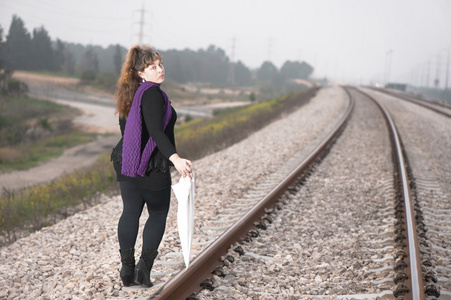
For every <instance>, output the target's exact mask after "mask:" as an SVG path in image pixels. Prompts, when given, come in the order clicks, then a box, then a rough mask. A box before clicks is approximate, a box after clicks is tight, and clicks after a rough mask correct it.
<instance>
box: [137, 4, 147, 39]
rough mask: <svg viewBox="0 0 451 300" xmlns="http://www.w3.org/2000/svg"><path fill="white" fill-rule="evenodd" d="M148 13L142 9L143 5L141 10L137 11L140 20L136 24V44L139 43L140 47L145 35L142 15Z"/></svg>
mask: <svg viewBox="0 0 451 300" xmlns="http://www.w3.org/2000/svg"><path fill="white" fill-rule="evenodd" d="M148 12H149V11H146V10H145V9H144V3H143V6H142V8H141V9H140V10H139V13H140V19H139V22H138V24H139V33H138V42H139V44H140V45H142V43H143V37H144V36H145V34H144V25H145V24H146V23H145V22H144V15H145V13H148ZM149 44H150V41H149Z"/></svg>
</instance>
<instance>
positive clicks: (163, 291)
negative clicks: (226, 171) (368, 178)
mask: <svg viewBox="0 0 451 300" xmlns="http://www.w3.org/2000/svg"><path fill="white" fill-rule="evenodd" d="M345 91H346V93H347V94H348V97H349V104H348V107H347V109H346V111H345V113H344V114H343V116H342V118H341V119H340V120H339V121H338V122H337V124H336V125H335V127H334V128H333V130H332V131H331V133H329V135H328V136H327V137H326V138H325V139H324V140H323V141H322V142H321V143H320V144H319V145H318V146H317V147H316V148H315V149H314V150H313V151H312V153H311V154H310V155H309V156H308V157H307V158H305V159H304V161H303V162H302V163H301V164H300V165H299V166H298V167H297V168H296V169H295V170H294V171H292V172H291V173H290V174H289V175H288V176H287V177H286V178H285V179H284V180H283V181H282V182H281V183H279V184H278V185H277V186H276V187H275V188H273V189H272V190H271V192H269V194H268V195H266V196H265V197H264V198H263V199H261V200H260V201H259V202H258V203H257V204H256V205H255V206H254V207H253V208H252V209H251V210H249V211H248V212H247V213H245V214H244V215H243V216H242V217H241V218H240V219H239V220H238V221H236V222H235V223H234V224H233V225H232V226H231V227H230V228H229V229H227V230H226V231H225V232H224V233H223V234H222V235H220V236H219V237H218V238H217V239H216V240H215V241H213V242H212V243H211V244H210V245H209V246H208V247H207V248H206V249H205V250H204V251H203V252H201V253H200V254H199V255H198V256H197V257H196V258H195V259H194V260H193V261H192V262H191V264H190V266H189V268H187V269H184V270H182V271H180V272H179V273H177V274H176V275H175V276H174V277H173V278H172V279H170V280H169V281H168V282H167V283H166V284H165V285H163V286H162V287H161V288H160V289H158V290H157V291H156V293H155V294H154V295H152V296H151V297H150V298H148V299H186V298H187V297H188V296H190V295H191V294H192V293H193V292H198V291H200V290H201V286H200V284H201V283H202V282H203V281H204V280H205V279H206V278H211V277H212V271H213V270H214V269H215V268H216V267H217V266H218V265H221V264H222V262H221V261H220V257H221V256H223V255H225V254H226V253H227V250H228V249H229V248H230V246H231V245H233V244H234V243H235V242H237V241H238V242H239V241H241V240H242V238H244V237H245V236H246V234H247V232H248V231H249V230H251V229H254V228H255V224H254V222H256V221H259V220H260V219H261V217H262V216H263V215H264V214H265V209H269V208H271V207H273V206H274V205H275V203H276V201H277V200H278V198H279V197H280V196H281V195H283V194H284V193H285V192H286V190H287V189H288V187H289V186H291V185H292V184H293V183H294V182H296V181H297V180H298V178H299V177H300V176H301V175H302V174H303V173H304V172H305V171H307V170H308V169H309V168H310V166H311V165H312V164H313V163H314V162H315V161H316V160H317V158H318V157H320V155H321V154H322V153H323V151H325V150H326V149H328V146H330V145H331V144H332V142H333V141H334V140H335V139H336V137H337V136H338V135H339V134H340V133H341V132H342V129H344V126H345V124H346V122H347V120H348V119H349V117H350V115H351V112H352V110H353V108H354V98H353V97H352V95H351V94H350V93H349V91H348V90H347V89H345Z"/></svg>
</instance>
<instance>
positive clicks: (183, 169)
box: [169, 153, 193, 179]
mask: <svg viewBox="0 0 451 300" xmlns="http://www.w3.org/2000/svg"><path fill="white" fill-rule="evenodd" d="M169 160H170V161H171V162H172V163H173V164H174V167H175V168H176V169H177V171H179V172H180V174H181V175H182V176H183V178H185V177H186V176H188V177H189V178H190V179H191V172H192V171H193V170H192V166H193V165H192V163H191V161H190V160H188V159H185V158H181V157H180V156H179V155H178V154H177V153H174V154H172V155H171V156H170V157H169Z"/></svg>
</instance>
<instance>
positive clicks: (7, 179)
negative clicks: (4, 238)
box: [0, 135, 119, 194]
mask: <svg viewBox="0 0 451 300" xmlns="http://www.w3.org/2000/svg"><path fill="white" fill-rule="evenodd" d="M118 140H119V135H114V136H110V137H107V138H102V139H99V140H96V141H93V142H90V143H88V144H84V145H79V146H76V147H73V148H70V149H68V150H66V151H65V152H64V153H63V155H61V156H60V157H58V158H54V159H51V160H50V161H48V162H45V163H43V164H42V165H40V166H37V167H34V168H31V169H28V170H24V171H14V172H11V173H5V174H0V187H1V190H0V194H1V193H3V188H6V189H8V190H17V189H21V188H25V187H28V186H33V185H36V184H39V183H44V182H49V181H52V180H54V179H56V178H58V177H59V176H61V175H63V174H65V173H71V172H73V171H75V170H76V169H79V168H82V167H87V166H89V165H90V164H92V163H93V162H94V161H95V160H96V159H97V156H98V155H99V154H101V153H103V152H111V150H112V149H113V147H114V146H115V145H116V143H117V142H118Z"/></svg>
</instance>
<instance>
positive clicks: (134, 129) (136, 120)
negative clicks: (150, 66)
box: [122, 81, 172, 177]
mask: <svg viewBox="0 0 451 300" xmlns="http://www.w3.org/2000/svg"><path fill="white" fill-rule="evenodd" d="M154 85H157V86H160V85H159V84H157V83H153V82H149V81H147V82H144V83H142V84H141V85H140V86H139V87H138V89H137V90H136V92H135V95H134V97H133V103H132V106H131V108H130V112H129V113H128V118H127V123H126V124H125V131H124V142H123V146H122V174H123V175H126V176H129V177H136V175H140V176H144V174H145V173H146V170H147V167H148V166H149V160H150V156H151V155H152V152H153V150H154V149H155V146H156V144H155V141H154V140H153V139H152V137H149V140H148V141H147V144H146V146H145V148H144V150H143V153H142V155H141V135H142V114H141V101H142V96H143V94H144V92H145V91H146V90H148V89H149V88H151V87H152V86H154ZM161 92H162V93H163V97H164V100H165V103H164V110H165V112H164V116H163V126H164V129H166V126H168V123H169V120H170V119H171V115H172V109H171V104H170V102H169V98H168V96H167V95H166V93H165V92H163V91H161Z"/></svg>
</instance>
